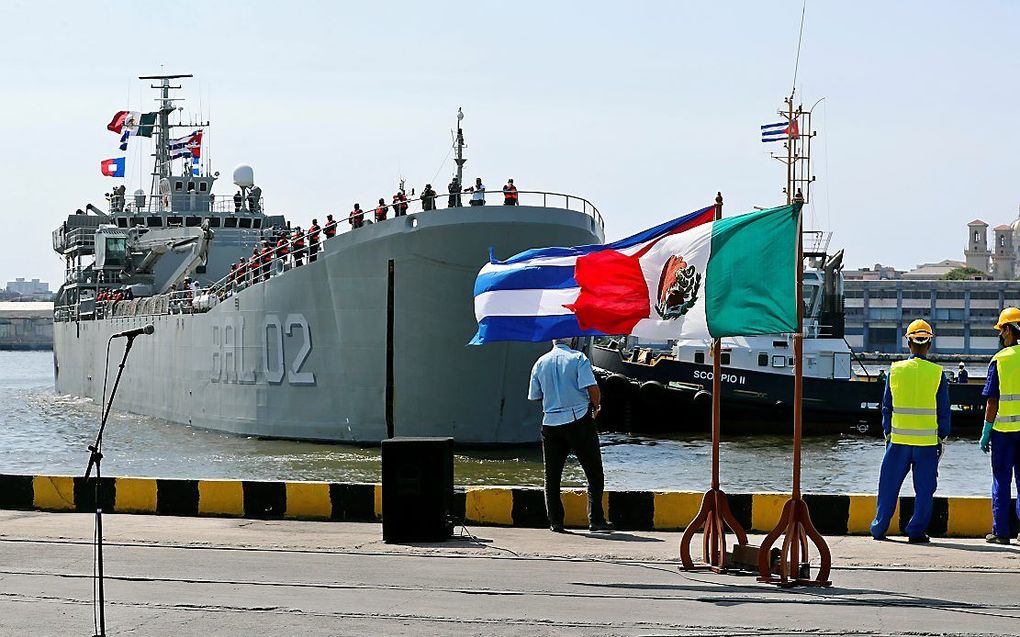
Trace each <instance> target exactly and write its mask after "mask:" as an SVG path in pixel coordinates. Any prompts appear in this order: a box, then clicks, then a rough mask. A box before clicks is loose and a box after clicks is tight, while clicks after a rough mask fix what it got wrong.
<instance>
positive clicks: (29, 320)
mask: <svg viewBox="0 0 1020 637" xmlns="http://www.w3.org/2000/svg"><path fill="white" fill-rule="evenodd" d="M52 348H53V304H52V303H39V302H37V303H10V302H2V301H0V350H4V349H52Z"/></svg>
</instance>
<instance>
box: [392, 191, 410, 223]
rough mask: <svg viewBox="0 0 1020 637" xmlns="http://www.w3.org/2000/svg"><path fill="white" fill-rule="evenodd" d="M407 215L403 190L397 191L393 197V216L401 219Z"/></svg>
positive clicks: (405, 196) (405, 197)
mask: <svg viewBox="0 0 1020 637" xmlns="http://www.w3.org/2000/svg"><path fill="white" fill-rule="evenodd" d="M406 214H407V195H405V194H404V191H403V190H398V191H397V192H396V193H395V194H394V195H393V216H394V217H403V216H404V215H406Z"/></svg>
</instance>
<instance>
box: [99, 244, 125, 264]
mask: <svg viewBox="0 0 1020 637" xmlns="http://www.w3.org/2000/svg"><path fill="white" fill-rule="evenodd" d="M126 255H127V239H124V238H123V237H111V238H108V239H107V240H106V254H105V255H104V259H103V262H104V264H105V265H107V266H110V265H112V266H119V265H124V257H125V256H126Z"/></svg>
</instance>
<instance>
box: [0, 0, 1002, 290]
mask: <svg viewBox="0 0 1020 637" xmlns="http://www.w3.org/2000/svg"><path fill="white" fill-rule="evenodd" d="M800 14H801V2H800V1H799V0H796V1H776V2H656V3H653V2H630V3H621V2H583V3H582V2H527V1H516V2H512V3H508V2H499V3H497V2H473V3H459V4H452V3H451V4H446V3H441V2H431V3H424V2H374V3H373V2H345V3H341V2H300V1H295V0H292V1H290V2H220V1H217V2H187V1H180V2H173V3H153V2H130V1H128V2H119V3H114V4H109V3H107V4H96V3H91V2H46V1H16V0H5V1H4V2H3V3H2V4H0V71H2V74H0V86H2V92H0V95H2V99H0V139H2V140H3V144H2V147H3V148H4V150H5V151H6V152H4V153H3V159H2V160H0V161H2V162H3V167H2V170H0V184H2V192H3V203H4V206H3V211H2V212H0V215H2V217H0V219H2V223H3V234H4V236H5V238H6V242H5V244H4V246H3V247H2V248H0V282H3V281H7V280H10V279H12V278H14V277H15V276H27V277H42V278H43V279H45V280H49V281H50V282H51V283H52V284H53V287H54V288H55V287H56V284H58V283H59V281H60V278H61V276H62V274H61V273H62V264H61V261H60V260H59V259H58V258H57V257H56V256H55V255H54V254H53V252H52V251H51V247H50V233H51V231H52V229H53V228H55V227H56V226H58V225H59V224H60V222H61V220H62V219H63V218H64V216H65V215H66V214H68V213H70V212H73V211H74V209H75V208H78V207H84V205H85V204H86V203H88V202H94V203H96V204H99V205H103V204H105V202H104V201H103V198H102V195H103V193H104V192H106V191H108V190H109V189H110V188H111V187H112V186H114V185H116V183H118V182H119V180H113V179H110V178H105V177H102V176H101V175H100V174H99V161H100V160H101V159H105V158H108V157H115V156H118V155H119V154H120V153H118V151H117V148H116V146H117V141H118V139H117V137H116V136H115V135H114V134H113V133H110V132H108V131H107V130H106V128H105V126H106V124H107V122H108V121H109V119H110V117H111V116H112V114H113V113H114V112H116V111H118V110H121V109H128V108H130V109H131V110H142V109H143V108H149V106H150V105H151V104H152V102H151V101H150V98H151V97H152V96H153V92H152V91H150V90H149V89H148V88H147V87H148V83H142V82H140V81H138V80H137V79H136V77H137V76H138V75H144V74H157V73H159V72H160V70H161V69H162V70H164V71H165V72H167V73H192V74H194V75H195V79H194V80H191V81H187V80H186V85H185V86H186V88H187V89H188V90H187V92H186V96H187V97H189V98H190V101H189V102H188V111H189V112H192V111H193V112H197V111H199V107H200V103H199V102H200V100H199V98H201V110H202V111H203V113H204V114H205V115H207V116H209V117H211V119H212V122H213V126H212V128H211V129H209V133H208V140H209V142H210V144H211V147H210V148H209V149H208V151H207V152H208V153H209V154H210V155H211V160H212V162H213V167H214V168H215V169H216V170H219V171H221V172H223V173H224V176H225V177H227V178H226V179H221V180H220V183H219V186H218V188H217V192H218V194H221V195H229V194H230V193H231V192H232V187H231V185H230V184H229V183H228V182H229V175H230V172H231V170H232V169H233V167H234V166H236V165H237V164H240V163H248V164H251V165H252V166H253V167H254V169H255V176H256V181H257V183H259V184H260V185H261V186H262V188H263V190H264V194H265V197H266V201H267V203H268V206H269V207H270V208H271V209H272V210H273V211H276V212H285V213H287V214H288V215H289V216H290V217H292V218H293V219H294V221H295V222H297V223H299V224H301V225H306V224H307V222H308V220H309V219H310V218H311V217H312V216H313V215H315V216H319V217H320V218H321V216H322V215H323V214H324V213H325V212H341V213H346V211H347V210H349V208H350V205H351V204H352V203H353V202H355V201H359V202H361V203H362V204H363V205H364V204H365V203H366V202H370V201H374V200H375V199H377V198H378V197H380V196H389V195H391V194H392V193H393V191H394V188H395V186H396V183H397V180H398V178H399V177H400V176H401V175H403V176H404V177H406V178H407V179H408V186H409V187H410V186H414V187H416V188H419V189H420V187H421V186H422V185H423V184H424V183H425V182H428V181H431V182H432V183H433V185H435V186H437V187H442V186H444V185H445V184H446V183H447V182H448V181H449V178H450V176H451V174H452V173H453V164H452V161H449V160H447V161H446V163H443V160H444V158H446V157H447V153H448V150H449V146H450V129H451V128H452V127H453V125H454V123H455V120H454V115H455V114H456V111H457V107H459V106H460V107H463V108H464V112H465V113H466V119H465V120H464V129H465V134H466V137H467V142H468V148H467V151H466V153H467V157H468V163H467V166H466V177H468V178H473V177H475V176H482V177H483V178H484V180H485V182H486V185H487V186H488V187H489V188H490V189H492V188H496V189H498V188H499V187H500V186H501V185H502V184H503V183H504V181H505V179H506V178H507V177H513V178H514V179H515V181H516V183H517V185H518V187H520V188H521V189H525V190H527V189H536V190H553V191H559V192H569V193H576V194H579V195H583V196H585V197H587V198H589V199H590V200H591V201H593V202H594V203H595V204H596V205H597V206H598V207H599V208H600V209H601V211H602V212H603V214H604V216H605V217H606V220H607V226H606V232H607V236H608V238H610V239H615V238H620V237H622V236H625V235H627V234H630V233H632V232H634V231H636V230H639V229H642V228H645V227H648V226H651V225H653V224H656V223H659V222H661V221H663V220H665V219H668V218H670V217H672V216H676V215H679V214H682V213H685V212H688V211H691V210H693V209H696V208H699V207H701V206H704V205H707V204H708V203H710V202H711V201H712V199H713V197H714V195H715V192H716V191H717V190H721V191H722V192H723V195H724V197H725V199H726V212H727V214H736V213H738V212H746V211H748V210H750V209H751V208H752V206H755V205H772V204H777V203H782V202H783V199H782V197H783V195H782V194H781V188H782V182H783V179H784V176H785V172H784V169H783V167H782V165H781V164H780V163H779V162H777V161H775V160H772V159H770V158H769V156H768V152H769V150H773V149H775V147H776V146H777V145H772V144H770V145H766V144H762V143H761V142H760V141H759V128H758V127H759V126H760V125H761V124H764V123H769V122H773V121H776V115H775V111H776V109H777V108H778V107H779V106H781V103H782V98H783V97H784V96H785V95H786V94H788V93H789V90H790V86H791V83H792V81H793V65H794V57H795V53H796V45H797V29H798V25H799V21H800ZM1018 78H1020V3H1018V2H993V1H985V2H968V3H963V2H932V1H928V2H894V3H890V2H852V3H851V2H820V1H817V0H811V1H809V2H808V5H807V17H806V22H805V29H804V43H803V49H802V54H801V63H800V72H799V75H798V79H797V88H798V93H799V94H800V95H801V96H802V99H803V101H804V103H805V105H809V104H811V103H814V101H815V100H817V99H819V98H822V97H824V98H825V101H823V102H822V103H821V104H820V105H819V106H818V107H817V108H816V110H815V114H816V117H815V129H816V130H817V131H818V132H819V133H820V136H819V138H818V140H817V144H816V146H815V158H814V159H815V174H816V176H817V178H818V182H817V184H816V188H815V191H814V196H813V201H812V205H811V206H810V207H809V209H808V217H807V221H808V224H809V225H811V226H813V227H816V228H820V229H825V230H831V231H833V232H834V238H833V245H834V246H836V247H845V248H846V251H847V262H848V264H849V265H850V266H853V267H856V266H859V265H871V264H873V263H875V262H881V263H883V264H892V265H896V266H898V267H902V268H906V267H912V266H913V265H915V264H917V263H919V262H922V261H937V260H940V259H944V258H956V259H962V249H963V244H964V242H965V240H966V236H967V235H966V223H967V222H968V221H970V220H971V219H973V218H975V217H980V218H982V219H984V220H985V221H987V222H989V224H991V225H992V226H995V225H997V224H999V223H1004V222H1009V221H1011V220H1013V219H1015V218H1016V217H1017V215H1018V204H1020V185H1018V175H1020V159H1018V156H1020V132H1018V130H1020V125H1018V122H1017V113H1018V106H1020V79H1018ZM143 98H144V100H145V101H144V102H143V101H142V100H143ZM132 143H133V144H134V143H135V142H132ZM139 154H140V153H139V151H138V150H137V149H136V148H132V149H131V150H130V151H129V153H128V154H127V157H128V160H129V176H130V179H129V181H128V183H127V185H128V191H129V192H130V191H132V190H134V189H135V188H136V187H138V185H139V175H143V174H147V173H148V171H149V169H150V167H149V165H148V163H147V162H146V163H144V164H141V163H140V159H139ZM142 185H143V187H145V188H146V189H147V188H148V181H147V180H145V181H144V183H143V184H142ZM485 258H486V255H482V254H480V255H479V262H480V263H481V262H482V261H484V260H485Z"/></svg>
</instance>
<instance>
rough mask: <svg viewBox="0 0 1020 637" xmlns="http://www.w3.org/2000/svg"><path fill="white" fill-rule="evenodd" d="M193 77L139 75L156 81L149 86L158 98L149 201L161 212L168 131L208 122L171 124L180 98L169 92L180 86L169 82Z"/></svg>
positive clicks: (167, 166)
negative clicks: (161, 189) (172, 115)
mask: <svg viewBox="0 0 1020 637" xmlns="http://www.w3.org/2000/svg"><path fill="white" fill-rule="evenodd" d="M189 77H194V76H193V75H191V74H190V73H185V74H178V75H140V76H139V77H138V79H140V80H158V82H159V83H158V84H151V85H149V88H154V89H159V92H160V93H159V97H157V98H156V101H157V102H159V111H158V115H157V117H156V130H155V131H154V132H155V137H156V152H155V153H153V158H154V159H155V163H154V165H153V168H152V187H151V189H150V191H149V192H150V199H149V200H150V201H152V200H155V201H156V202H157V206H158V208H157V210H159V211H160V212H162V211H163V210H164V209H165V205H164V202H163V198H162V197H160V196H159V195H160V194H161V193H160V192H159V184H160V182H161V181H162V180H163V179H165V178H167V177H169V176H170V173H171V170H170V168H171V159H170V130H171V129H172V128H181V127H206V126H208V125H209V122H198V123H191V124H171V123H170V113H172V112H173V111H174V108H175V107H174V102H177V101H181V100H182V98H179V97H170V91H172V90H178V89H180V88H181V85H180V84H178V85H173V84H171V80H179V79H182V78H189Z"/></svg>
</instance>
